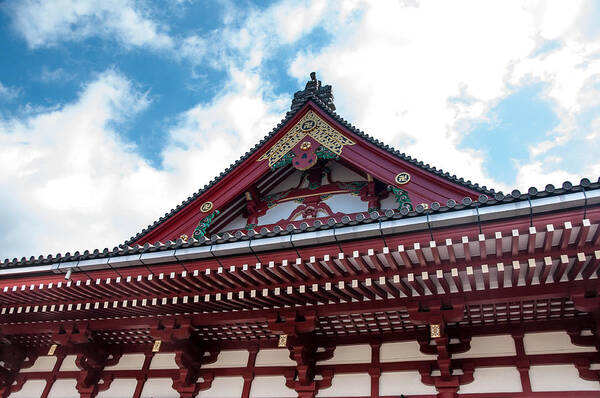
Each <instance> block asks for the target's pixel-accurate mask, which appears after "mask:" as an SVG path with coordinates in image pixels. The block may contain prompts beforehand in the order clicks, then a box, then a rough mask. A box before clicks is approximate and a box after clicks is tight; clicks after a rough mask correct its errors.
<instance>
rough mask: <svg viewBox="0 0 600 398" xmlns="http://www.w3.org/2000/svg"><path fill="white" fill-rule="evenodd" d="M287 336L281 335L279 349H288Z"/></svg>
mask: <svg viewBox="0 0 600 398" xmlns="http://www.w3.org/2000/svg"><path fill="white" fill-rule="evenodd" d="M287 337H288V336H287V334H280V335H279V342H278V343H277V347H280V348H281V347H287Z"/></svg>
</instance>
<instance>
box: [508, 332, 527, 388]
mask: <svg viewBox="0 0 600 398" xmlns="http://www.w3.org/2000/svg"><path fill="white" fill-rule="evenodd" d="M511 335H512V338H513V340H514V342H515V350H516V353H517V369H518V370H519V375H520V376H521V387H522V388H523V392H531V380H530V379H529V360H528V359H527V355H526V354H525V345H524V344H523V337H524V336H525V333H524V332H523V330H522V329H515V330H513V331H512V332H511Z"/></svg>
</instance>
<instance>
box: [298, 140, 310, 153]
mask: <svg viewBox="0 0 600 398" xmlns="http://www.w3.org/2000/svg"><path fill="white" fill-rule="evenodd" d="M300 149H302V150H303V151H308V150H309V149H310V142H309V141H304V142H303V143H302V144H300Z"/></svg>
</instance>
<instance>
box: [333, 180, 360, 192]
mask: <svg viewBox="0 0 600 398" xmlns="http://www.w3.org/2000/svg"><path fill="white" fill-rule="evenodd" d="M365 185H367V182H366V181H352V182H338V183H337V186H338V187H340V188H341V189H347V190H349V191H350V193H352V195H358V194H359V193H360V190H361V189H363V187H364V186H365Z"/></svg>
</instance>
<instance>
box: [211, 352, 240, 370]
mask: <svg viewBox="0 0 600 398" xmlns="http://www.w3.org/2000/svg"><path fill="white" fill-rule="evenodd" d="M248 356H249V353H248V351H247V350H233V351H221V352H220V353H219V356H218V357H217V360H216V362H215V363H210V364H207V365H203V366H202V367H203V368H237V367H245V366H246V365H248Z"/></svg>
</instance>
